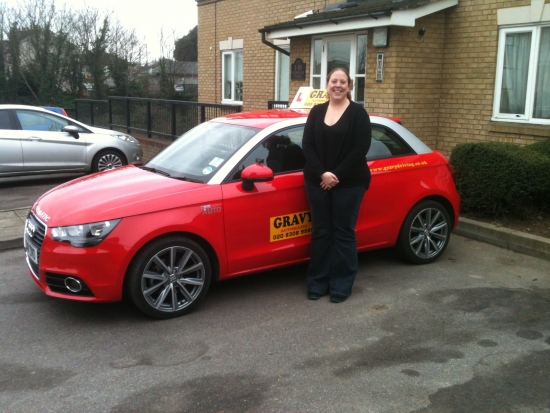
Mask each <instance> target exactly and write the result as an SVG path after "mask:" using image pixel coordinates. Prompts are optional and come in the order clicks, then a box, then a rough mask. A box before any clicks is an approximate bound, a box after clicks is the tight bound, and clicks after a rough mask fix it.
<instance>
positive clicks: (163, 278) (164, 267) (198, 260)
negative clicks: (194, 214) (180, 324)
mask: <svg viewBox="0 0 550 413" xmlns="http://www.w3.org/2000/svg"><path fill="white" fill-rule="evenodd" d="M211 278H212V266H211V263H210V259H209V257H208V254H207V253H206V252H205V251H204V249H203V248H202V247H201V246H200V245H199V244H198V243H197V242H195V241H193V240H191V239H189V238H187V237H184V236H176V235H173V236H167V237H163V238H159V239H156V240H154V241H152V242H151V243H149V244H147V245H146V246H145V247H143V248H142V249H141V250H140V251H139V252H138V253H137V254H136V257H135V258H134V260H133V261H132V264H131V265H130V267H129V268H128V272H127V275H126V285H125V287H126V293H127V295H128V297H129V298H130V300H131V301H132V302H133V303H134V304H135V305H136V306H137V307H138V308H139V309H140V310H141V311H143V312H144V313H145V314H147V315H149V316H151V317H155V318H173V317H179V316H181V315H184V314H187V313H189V312H190V311H192V310H193V309H195V308H196V307H197V306H198V304H199V303H200V301H201V300H202V299H203V298H204V296H205V295H206V293H207V291H208V287H209V286H210V280H211Z"/></svg>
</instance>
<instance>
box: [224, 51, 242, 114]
mask: <svg viewBox="0 0 550 413" xmlns="http://www.w3.org/2000/svg"><path fill="white" fill-rule="evenodd" d="M238 53H240V54H241V61H242V60H243V57H244V56H243V50H242V49H237V50H227V51H223V52H222V76H221V77H222V103H230V104H241V105H242V104H243V101H242V91H241V100H237V99H236V98H237V96H235V73H236V71H235V62H236V60H237V59H235V55H236V54H238ZM225 56H230V57H231V82H230V83H231V90H230V92H231V93H230V95H231V97H230V98H229V99H227V98H225V92H226V90H225V83H226V82H225V81H226V79H225V69H226V67H225Z"/></svg>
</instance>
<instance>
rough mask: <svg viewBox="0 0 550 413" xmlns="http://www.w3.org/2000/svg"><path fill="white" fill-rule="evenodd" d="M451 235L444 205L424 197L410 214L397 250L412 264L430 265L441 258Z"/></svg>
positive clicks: (400, 234) (402, 229)
mask: <svg viewBox="0 0 550 413" xmlns="http://www.w3.org/2000/svg"><path fill="white" fill-rule="evenodd" d="M450 236H451V219H450V217H449V213H448V212H447V210H446V209H445V207H444V206H443V205H441V204H440V203H439V202H437V201H432V200H424V201H421V202H419V203H418V204H416V205H415V206H414V207H413V208H412V209H411V210H410V211H409V213H408V214H407V217H406V218H405V221H404V222H403V226H402V227H401V231H400V232H399V238H398V240H397V245H396V247H397V249H398V251H399V252H400V254H401V256H402V257H403V258H404V259H405V260H407V261H409V262H411V263H413V264H427V263H430V262H433V261H435V260H437V259H438V258H439V256H440V255H441V254H443V251H445V248H447V245H448V244H449V238H450Z"/></svg>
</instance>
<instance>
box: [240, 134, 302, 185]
mask: <svg viewBox="0 0 550 413" xmlns="http://www.w3.org/2000/svg"><path fill="white" fill-rule="evenodd" d="M303 134H304V126H303V125H300V126H298V127H295V128H291V129H285V130H282V131H279V132H277V133H276V134H273V135H270V136H268V137H267V138H265V139H264V140H263V141H262V143H260V144H259V145H258V146H256V148H254V149H253V150H252V152H250V153H249V154H248V155H247V156H246V157H245V158H244V159H243V160H242V162H240V163H239V165H238V166H237V168H235V170H234V171H233V173H231V175H230V176H232V178H233V179H240V177H241V171H242V170H243V169H244V168H246V167H247V166H250V165H253V164H255V163H263V164H264V165H266V166H268V167H269V168H271V169H272V170H273V172H274V173H276V174H277V173H283V172H293V171H301V170H302V169H304V165H305V164H306V158H305V156H304V153H303V151H302V135H303Z"/></svg>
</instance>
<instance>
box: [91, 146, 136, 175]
mask: <svg viewBox="0 0 550 413" xmlns="http://www.w3.org/2000/svg"><path fill="white" fill-rule="evenodd" d="M127 164H128V162H126V159H124V156H122V155H121V154H120V153H119V152H117V151H114V150H110V149H108V150H105V151H101V152H99V153H98V154H97V155H96V156H94V160H93V161H92V171H94V172H101V171H108V170H109V169H115V168H120V167H121V166H124V165H127Z"/></svg>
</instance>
